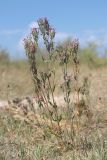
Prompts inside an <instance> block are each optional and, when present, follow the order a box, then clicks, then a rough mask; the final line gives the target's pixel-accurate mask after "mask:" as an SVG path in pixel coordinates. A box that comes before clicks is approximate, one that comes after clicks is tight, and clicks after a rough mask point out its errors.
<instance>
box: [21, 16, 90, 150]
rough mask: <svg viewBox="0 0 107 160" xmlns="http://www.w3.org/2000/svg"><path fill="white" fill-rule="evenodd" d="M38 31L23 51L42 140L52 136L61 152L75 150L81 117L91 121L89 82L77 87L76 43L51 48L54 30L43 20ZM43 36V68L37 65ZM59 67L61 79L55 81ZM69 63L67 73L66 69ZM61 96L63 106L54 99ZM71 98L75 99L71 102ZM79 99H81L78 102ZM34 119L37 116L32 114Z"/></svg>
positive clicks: (77, 63)
mask: <svg viewBox="0 0 107 160" xmlns="http://www.w3.org/2000/svg"><path fill="white" fill-rule="evenodd" d="M37 22H38V26H39V27H38V28H33V29H32V31H31V34H30V36H29V37H27V38H25V39H24V47H25V50H26V55H27V57H28V61H29V64H30V71H31V73H32V79H33V82H34V87H35V96H36V100H37V102H38V106H39V108H40V112H39V114H40V117H39V118H37V117H38V116H36V118H37V120H38V126H39V128H41V129H42V131H43V135H44V138H45V137H46V136H48V137H50V136H54V137H56V139H57V142H58V145H60V147H61V148H66V149H68V148H70V149H72V148H74V147H76V146H78V145H79V142H78V138H79V133H80V130H81V126H82V123H81V121H80V120H81V117H82V116H85V117H86V118H87V120H88V119H90V117H91V111H90V109H89V82H88V78H87V77H85V79H84V81H83V85H82V86H79V59H78V48H79V42H78V39H74V40H72V41H69V42H68V43H67V44H65V45H63V46H62V45H61V46H60V45H58V46H56V47H55V46H54V38H55V30H54V28H52V27H51V26H50V24H49V22H48V20H47V19H46V18H40V19H39V20H38V21H37ZM40 35H42V38H43V40H44V44H45V46H46V50H47V52H48V54H47V55H41V60H42V63H43V64H44V68H41V67H40V66H39V64H38V62H37V59H36V57H37V49H38V46H39V44H38V39H39V37H40ZM56 62H57V63H58V65H59V68H60V69H61V71H62V72H61V75H58V76H59V78H62V82H61V81H60V79H59V80H58V81H56V75H57V74H56V72H57V66H55V63H56ZM69 63H72V64H73V66H72V69H71V70H70V71H69V68H68V65H69ZM57 89H58V90H60V91H61V93H62V94H63V100H64V106H62V105H61V104H59V103H58V101H57V100H56V98H55V93H56V90H57ZM72 95H74V97H75V98H74V99H75V102H74V100H73V99H71V97H72ZM80 97H81V98H80ZM35 115H36V113H35Z"/></svg>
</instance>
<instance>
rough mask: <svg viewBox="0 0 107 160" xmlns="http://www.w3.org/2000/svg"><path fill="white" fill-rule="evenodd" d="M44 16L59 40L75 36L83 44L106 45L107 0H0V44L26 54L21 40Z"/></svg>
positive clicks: (13, 52)
mask: <svg viewBox="0 0 107 160" xmlns="http://www.w3.org/2000/svg"><path fill="white" fill-rule="evenodd" d="M41 17H47V19H48V20H49V22H50V24H51V25H52V26H53V27H54V28H55V30H56V42H57V41H61V40H64V39H66V38H68V37H73V38H79V41H80V45H81V46H84V45H85V44H87V43H88V42H96V43H97V44H98V45H99V46H101V47H106V46H107V0H53V1H52V0H0V48H5V49H7V50H8V51H9V53H10V54H11V57H13V58H23V57H24V56H25V53H24V49H23V43H22V40H23V38H24V37H26V36H27V35H28V34H29V32H30V29H31V28H32V27H34V26H35V25H36V21H37V20H38V19H39V18H41Z"/></svg>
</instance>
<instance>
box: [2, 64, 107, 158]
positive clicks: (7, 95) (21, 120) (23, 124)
mask: <svg viewBox="0 0 107 160" xmlns="http://www.w3.org/2000/svg"><path fill="white" fill-rule="evenodd" d="M69 70H72V66H71V67H70V68H69ZM59 74H60V70H59V71H58V75H59ZM0 75H1V83H0V99H1V100H11V99H14V98H16V97H18V98H24V97H26V96H33V95H34V91H33V83H32V80H31V76H30V72H29V66H28V64H26V63H25V64H24V65H23V63H22V64H19V63H18V64H14V63H13V64H10V65H1V66H0ZM84 76H88V77H89V80H90V82H91V84H90V107H91V110H92V113H93V117H92V118H91V120H90V122H89V124H88V128H87V127H86V128H84V131H83V133H82V136H83V137H85V139H84V145H83V146H84V148H80V149H79V150H78V149H76V150H70V149H68V150H66V149H64V148H61V146H59V147H58V145H57V141H56V139H55V138H54V136H51V137H50V135H47V137H45V138H44V136H43V133H42V130H41V129H37V127H36V125H35V123H36V122H35V121H34V120H36V119H35V118H34V114H32V113H31V114H30V113H28V115H24V114H23V112H22V111H21V110H20V109H19V110H18V109H17V108H13V109H11V107H10V108H8V109H1V110H0V159H1V160H11V159H13V160H20V159H23V160H45V159H49V160H51V159H56V160H58V159H60V160H66V159H67V160H71V159H74V160H79V159H82V160H85V159H87V160H88V159H89V160H93V159H95V160H100V159H101V160H106V159H107V135H106V133H107V70H106V68H105V67H101V68H91V69H90V68H88V67H87V66H82V65H81V67H80V83H81V79H82V77H84ZM58 77H59V76H57V78H58ZM56 81H59V78H58V79H56ZM56 96H57V99H58V102H59V104H60V103H61V102H62V100H61V99H60V98H61V96H60V91H57V92H56ZM37 115H38V114H37ZM37 115H36V116H37ZM41 122H42V119H41ZM62 123H63V122H62ZM68 127H69V126H68ZM85 145H86V146H85ZM83 146H82V147H83Z"/></svg>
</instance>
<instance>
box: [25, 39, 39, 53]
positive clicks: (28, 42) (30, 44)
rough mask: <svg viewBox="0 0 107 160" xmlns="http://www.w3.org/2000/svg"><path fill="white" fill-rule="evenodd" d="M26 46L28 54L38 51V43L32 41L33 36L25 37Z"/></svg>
mask: <svg viewBox="0 0 107 160" xmlns="http://www.w3.org/2000/svg"><path fill="white" fill-rule="evenodd" d="M23 41H24V48H25V50H26V54H28V55H29V54H34V53H35V52H36V49H37V48H36V45H35V43H34V42H33V41H32V39H31V37H27V38H24V40H23Z"/></svg>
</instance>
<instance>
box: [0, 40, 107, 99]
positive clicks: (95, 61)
mask: <svg viewBox="0 0 107 160" xmlns="http://www.w3.org/2000/svg"><path fill="white" fill-rule="evenodd" d="M68 42H69V39H67V40H65V41H63V42H60V43H58V44H57V45H64V44H66V43H68ZM106 51H107V50H105V51H103V54H102V51H101V50H99V49H98V46H97V45H96V44H95V43H89V44H87V46H85V47H83V48H81V47H80V49H79V53H78V54H79V60H80V67H81V69H80V70H81V73H82V74H81V75H80V76H82V75H83V73H84V74H85V75H87V74H90V73H91V72H92V70H94V71H95V72H96V71H97V70H98V69H103V68H104V69H105V68H106V66H107V55H106V53H107V52H106ZM45 54H46V50H45V49H44V48H39V49H38V53H37V62H38V64H39V67H43V68H44V66H43V63H42V60H41V57H42V55H45ZM10 55H11V54H10V53H9V52H8V51H7V50H6V49H3V48H0V99H9V98H15V97H19V96H20V97H23V96H27V95H32V94H33V93H34V89H33V83H32V79H31V73H30V71H29V64H28V62H27V59H12V57H10ZM56 65H57V64H56ZM69 67H70V68H72V63H71V66H69ZM56 68H57V70H59V71H58V72H59V74H60V69H59V68H58V66H57V67H56ZM87 69H88V72H87ZM58 77H59V76H58Z"/></svg>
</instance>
